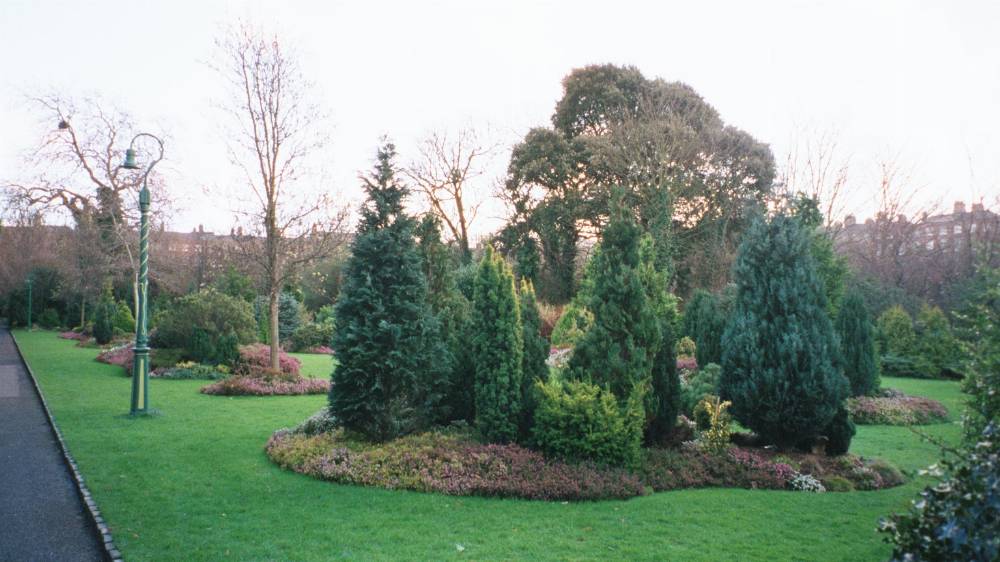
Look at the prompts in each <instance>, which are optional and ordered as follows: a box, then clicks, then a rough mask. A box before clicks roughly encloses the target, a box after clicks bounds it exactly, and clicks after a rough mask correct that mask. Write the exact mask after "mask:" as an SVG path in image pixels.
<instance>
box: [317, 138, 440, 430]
mask: <svg viewBox="0 0 1000 562" xmlns="http://www.w3.org/2000/svg"><path fill="white" fill-rule="evenodd" d="M394 157H395V149H394V147H393V145H392V144H391V143H388V142H386V143H385V144H383V145H382V146H381V147H380V148H379V151H378V157H377V161H376V165H375V169H374V170H373V171H372V172H371V173H370V174H369V175H368V176H366V177H364V178H363V183H364V188H365V191H366V192H367V194H368V200H367V201H366V203H365V205H364V206H363V207H362V210H361V222H360V224H359V226H358V233H357V236H356V237H355V239H354V242H353V243H352V245H351V251H352V252H351V257H350V259H349V260H348V263H347V266H346V270H345V276H344V287H343V290H342V292H341V295H340V298H339V299H338V301H337V307H336V318H337V330H336V332H335V335H334V338H333V349H334V351H335V353H336V357H337V360H338V365H337V367H336V368H335V369H334V372H333V376H332V385H331V388H330V397H329V401H330V411H331V413H332V414H333V415H334V416H335V417H336V418H337V419H338V420H339V421H340V422H341V423H342V424H343V426H344V427H345V428H347V429H349V430H353V431H357V432H359V433H361V434H363V435H365V436H367V437H368V438H370V439H372V440H376V441H385V440H389V439H392V438H395V437H397V436H400V435H404V434H406V433H409V432H412V431H416V430H418V429H421V428H423V427H426V426H427V425H428V424H429V423H430V422H431V421H432V420H433V419H434V417H435V416H434V412H435V409H436V408H437V407H438V404H439V403H440V399H441V396H440V393H441V389H443V388H445V387H446V381H447V377H448V373H447V368H446V367H447V363H446V362H445V361H444V360H445V359H446V358H447V356H448V351H447V348H445V347H444V346H443V345H442V344H441V341H440V335H439V329H438V322H437V318H436V317H435V316H434V314H433V313H432V311H431V309H430V307H429V305H428V303H427V285H426V280H425V278H424V274H423V272H422V271H421V259H420V256H419V255H418V253H417V251H416V247H415V244H414V239H413V228H414V220H413V218H411V217H410V216H408V215H407V214H406V213H405V212H404V210H403V201H404V199H405V197H406V195H407V193H408V191H409V190H408V189H407V188H406V186H405V185H403V184H402V183H400V182H399V181H398V180H397V179H396V168H395V165H394V163H393V159H394Z"/></svg>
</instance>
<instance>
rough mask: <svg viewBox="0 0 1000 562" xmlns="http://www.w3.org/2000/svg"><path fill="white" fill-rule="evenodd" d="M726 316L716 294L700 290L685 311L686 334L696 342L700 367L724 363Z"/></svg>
mask: <svg viewBox="0 0 1000 562" xmlns="http://www.w3.org/2000/svg"><path fill="white" fill-rule="evenodd" d="M725 330H726V314H725V311H723V309H722V302H721V299H719V297H718V296H716V295H715V294H714V293H710V292H708V291H706V290H704V289H698V290H696V291H695V292H694V295H692V296H691V300H690V302H688V305H687V307H686V308H685V309H684V333H685V335H687V336H688V337H689V338H691V339H692V340H694V344H695V358H696V359H697V360H698V365H708V364H709V363H716V364H718V363H721V362H722V333H723V332H724V331H725Z"/></svg>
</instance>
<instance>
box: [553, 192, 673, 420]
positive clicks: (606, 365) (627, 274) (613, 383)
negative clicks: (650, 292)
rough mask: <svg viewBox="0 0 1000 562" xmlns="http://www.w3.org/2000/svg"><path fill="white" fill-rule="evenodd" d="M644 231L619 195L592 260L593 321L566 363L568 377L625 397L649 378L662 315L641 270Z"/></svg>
mask: <svg viewBox="0 0 1000 562" xmlns="http://www.w3.org/2000/svg"><path fill="white" fill-rule="evenodd" d="M640 235H641V232H640V230H639V227H638V226H637V225H636V223H635V220H634V218H633V217H632V214H631V211H630V210H629V209H626V208H625V207H624V205H623V204H622V203H621V202H620V200H619V201H618V202H616V203H615V205H614V208H613V209H612V216H611V221H610V222H609V223H608V226H607V227H606V228H605V229H604V233H603V234H602V235H601V250H600V253H599V254H597V256H595V258H594V261H593V263H592V269H591V273H592V275H591V276H590V279H591V280H592V282H593V287H592V288H591V289H590V298H589V302H588V303H587V308H588V309H590V311H591V312H592V313H593V315H594V323H593V325H592V326H591V327H590V329H589V330H587V333H586V334H585V335H584V336H583V339H582V340H580V343H578V344H577V346H576V348H575V349H574V350H573V357H572V358H570V361H569V365H568V373H569V375H570V376H572V377H574V378H577V379H580V380H586V381H590V382H593V383H594V384H597V385H598V386H602V387H604V388H606V389H608V390H610V391H612V392H614V394H615V396H617V397H618V399H619V400H622V401H624V400H626V399H627V398H628V397H629V396H630V395H631V393H632V389H633V388H634V387H635V385H636V384H639V383H644V382H645V381H647V380H648V379H649V376H650V373H651V372H652V368H653V361H654V358H655V354H656V351H657V349H658V346H659V342H660V328H659V325H658V320H657V318H656V315H655V312H654V311H653V309H652V308H651V307H650V306H649V301H648V299H647V298H646V291H645V288H644V287H643V284H642V280H641V278H640V275H639V237H640Z"/></svg>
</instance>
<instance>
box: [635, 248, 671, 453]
mask: <svg viewBox="0 0 1000 562" xmlns="http://www.w3.org/2000/svg"><path fill="white" fill-rule="evenodd" d="M639 261H640V264H639V278H640V280H642V285H643V288H644V289H645V291H646V299H647V301H648V302H649V307H650V309H651V310H652V311H653V314H654V315H655V316H656V320H657V325H658V326H659V331H660V338H659V341H658V343H657V346H656V348H655V351H653V353H654V355H653V368H652V371H651V373H650V375H651V379H650V393H649V395H648V396H647V397H646V419H647V421H648V424H647V428H646V437H647V441H649V442H653V443H655V442H657V441H661V440H663V439H664V438H666V437H668V436H669V435H670V433H671V432H672V431H673V429H674V426H675V425H676V424H677V413H678V411H679V410H680V394H681V380H680V377H679V376H678V375H677V353H676V351H675V350H674V344H675V343H676V336H675V333H674V332H675V328H674V325H675V324H676V323H677V298H676V297H674V295H673V294H671V293H670V290H669V286H670V274H669V270H667V269H666V268H665V267H663V266H662V265H658V264H663V263H664V260H658V259H657V245H656V242H655V239H654V238H653V236H652V235H650V234H646V235H644V236H643V237H642V239H641V240H640V242H639Z"/></svg>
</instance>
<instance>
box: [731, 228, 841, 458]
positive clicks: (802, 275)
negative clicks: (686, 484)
mask: <svg viewBox="0 0 1000 562" xmlns="http://www.w3.org/2000/svg"><path fill="white" fill-rule="evenodd" d="M733 277H734V279H735V280H736V283H737V294H736V301H735V303H734V310H733V313H732V315H731V318H730V320H729V323H728V325H727V327H726V331H725V334H724V335H723V338H722V341H723V345H722V347H723V352H722V376H721V378H720V381H719V388H720V395H721V397H722V399H724V400H730V401H732V403H733V407H732V413H733V415H734V417H735V418H736V419H737V420H739V422H740V423H742V424H743V425H744V426H746V427H748V428H750V429H752V430H753V431H755V432H756V433H757V434H758V435H760V436H761V437H762V438H763V439H764V440H765V441H766V442H769V443H772V444H775V445H778V446H779V447H782V448H786V447H791V446H806V445H809V444H811V442H812V441H814V440H815V439H816V438H817V437H819V436H821V435H824V434H825V432H826V431H827V430H828V426H829V425H830V424H831V422H832V421H833V420H834V417H835V416H836V415H837V414H838V410H840V409H841V408H843V401H844V398H846V397H847V395H848V392H849V386H848V383H847V379H846V378H845V377H844V374H843V371H842V369H841V368H840V367H839V366H838V363H837V361H836V356H837V354H838V353H839V350H840V345H839V342H838V339H837V335H836V333H835V332H834V329H833V324H832V323H831V322H830V317H829V315H828V314H827V310H826V298H825V296H824V291H823V286H822V284H821V282H820V279H819V277H818V275H817V273H816V265H815V264H814V263H813V258H812V255H811V253H810V240H809V236H808V233H807V232H806V231H805V230H804V229H803V227H802V225H801V223H800V222H799V221H798V220H796V219H794V218H790V217H787V216H783V215H779V216H777V217H775V218H774V219H773V220H771V221H770V222H765V221H763V220H757V221H755V223H754V224H753V226H751V227H750V229H749V230H748V231H747V233H746V235H745V238H744V240H743V243H742V244H741V245H740V250H739V254H738V256H737V258H736V264H735V266H734V269H733Z"/></svg>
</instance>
